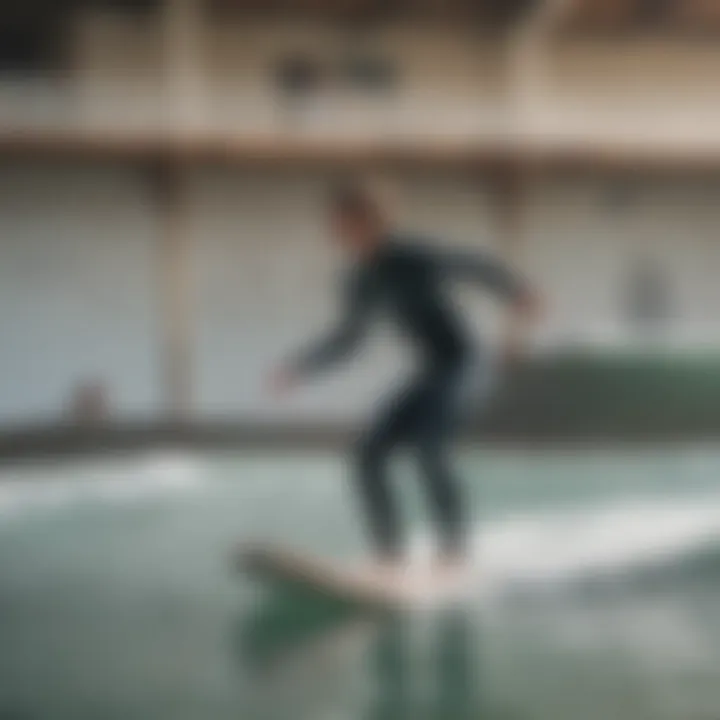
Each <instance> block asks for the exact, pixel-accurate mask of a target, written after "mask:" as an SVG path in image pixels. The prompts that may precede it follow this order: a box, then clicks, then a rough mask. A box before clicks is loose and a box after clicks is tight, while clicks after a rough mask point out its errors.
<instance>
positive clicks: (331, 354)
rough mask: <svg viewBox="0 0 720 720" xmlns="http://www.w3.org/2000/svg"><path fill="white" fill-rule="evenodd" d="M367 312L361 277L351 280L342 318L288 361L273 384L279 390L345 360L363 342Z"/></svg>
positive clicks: (366, 299) (367, 319)
mask: <svg viewBox="0 0 720 720" xmlns="http://www.w3.org/2000/svg"><path fill="white" fill-rule="evenodd" d="M370 310H371V297H370V293H369V292H368V289H367V284H366V283H365V282H364V281H363V279H362V278H354V279H353V280H352V281H351V282H350V283H349V285H348V288H347V289H346V291H345V299H344V308H343V311H342V312H343V315H342V318H341V320H340V322H339V324H338V325H337V327H336V328H335V329H334V330H332V331H331V332H330V333H329V334H327V335H326V336H324V337H323V338H321V339H320V340H319V341H317V342H315V343H313V344H312V345H310V346H309V347H308V348H306V349H305V350H303V351H301V352H300V353H299V354H298V355H296V356H295V357H293V358H291V360H290V362H288V363H286V364H285V366H284V367H283V368H281V369H280V371H279V372H278V373H276V374H275V376H274V378H273V380H274V382H273V384H274V385H275V386H276V389H279V390H282V389H285V388H286V387H287V386H290V385H293V384H295V383H296V382H297V381H299V380H301V379H303V378H307V377H310V376H312V375H315V374H316V373H318V372H321V371H322V370H326V369H328V368H330V367H331V366H332V365H335V364H336V363H338V362H340V361H342V360H345V359H346V358H348V357H349V356H350V355H351V354H352V352H353V350H355V348H356V347H357V346H358V344H359V343H360V341H361V340H362V339H363V337H364V335H365V332H366V330H367V326H368V324H369V323H368V321H369V316H370Z"/></svg>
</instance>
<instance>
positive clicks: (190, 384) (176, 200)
mask: <svg viewBox="0 0 720 720" xmlns="http://www.w3.org/2000/svg"><path fill="white" fill-rule="evenodd" d="M150 177H151V182H152V185H153V190H154V192H153V196H154V198H155V207H156V209H157V213H158V221H159V226H160V233H159V236H158V252H157V268H158V285H157V286H158V288H159V298H158V299H159V310H160V315H159V319H160V322H159V326H160V329H161V368H162V370H161V373H162V387H163V405H164V409H165V415H166V418H167V419H168V420H171V421H173V422H187V421H189V420H190V418H191V416H192V410H193V389H194V379H195V378H194V363H193V355H194V353H193V348H194V342H193V335H194V333H193V331H192V299H193V297H194V293H193V292H192V282H191V278H192V270H191V260H190V253H191V246H190V242H191V238H190V235H189V221H188V216H187V208H188V206H189V202H190V198H189V169H187V168H184V167H183V166H181V165H161V166H157V167H155V168H154V169H153V171H152V172H151V175H150Z"/></svg>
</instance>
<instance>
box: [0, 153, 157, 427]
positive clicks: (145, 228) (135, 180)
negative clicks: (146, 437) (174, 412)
mask: <svg viewBox="0 0 720 720" xmlns="http://www.w3.org/2000/svg"><path fill="white" fill-rule="evenodd" d="M147 200H148V198H147V196H146V194H145V190H144V185H143V183H142V182H141V180H140V176H139V175H138V174H137V173H134V172H131V171H123V170H120V169H101V168H93V169H90V168H86V169H83V168H81V167H72V166H70V167H68V166H64V167H60V166H57V167H50V166H42V165H30V166H23V167H19V166H15V167H13V166H12V165H7V164H6V165H5V166H3V168H2V170H0V423H2V424H8V423H21V424H24V423H34V422H44V421H47V420H51V419H54V420H57V419H60V418H61V417H62V415H63V413H64V412H65V411H66V409H67V405H68V404H69V402H70V396H71V394H72V392H73V390H74V389H75V388H76V386H77V385H78V384H79V383H82V382H86V381H88V380H99V381H102V382H103V383H104V384H105V385H106V387H107V390H108V393H109V396H110V402H111V409H112V410H113V412H114V415H115V416H116V417H117V418H121V419H131V418H132V419H138V418H147V417H150V416H153V415H154V414H156V413H157V412H158V410H159V397H158V395H159V366H158V360H159V357H158V347H157V337H156V331H157V314H156V305H155V298H154V296H153V290H152V288H153V283H154V281H155V271H156V267H155V253H154V250H153V242H154V238H155V237H156V229H155V224H154V222H153V218H152V215H151V214H150V213H149V211H148V203H147Z"/></svg>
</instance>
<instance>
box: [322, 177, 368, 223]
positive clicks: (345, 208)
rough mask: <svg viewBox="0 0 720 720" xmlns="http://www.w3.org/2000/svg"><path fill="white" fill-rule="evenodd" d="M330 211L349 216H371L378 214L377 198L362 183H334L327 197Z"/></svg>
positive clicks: (344, 181)
mask: <svg viewBox="0 0 720 720" xmlns="http://www.w3.org/2000/svg"><path fill="white" fill-rule="evenodd" d="M329 205H330V207H331V209H332V210H334V211H337V212H341V213H348V214H351V215H372V214H375V213H377V212H378V210H379V209H380V208H379V207H378V201H377V198H375V197H374V195H373V193H372V191H371V190H370V189H369V188H368V187H366V186H365V185H364V184H363V183H362V182H358V181H353V180H343V181H340V182H337V183H335V184H334V185H333V186H332V188H331V190H330V195H329Z"/></svg>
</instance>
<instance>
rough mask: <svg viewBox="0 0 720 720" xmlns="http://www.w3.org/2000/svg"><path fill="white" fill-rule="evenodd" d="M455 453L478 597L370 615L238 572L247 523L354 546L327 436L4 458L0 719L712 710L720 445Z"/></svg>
mask: <svg viewBox="0 0 720 720" xmlns="http://www.w3.org/2000/svg"><path fill="white" fill-rule="evenodd" d="M462 467H463V470H464V472H465V474H466V475H467V476H468V477H469V478H471V479H472V485H471V493H470V496H471V497H470V500H471V502H472V503H473V506H474V507H475V510H476V517H477V527H476V529H475V535H474V538H475V543H474V547H475V555H476V571H475V572H476V576H477V577H476V578H475V581H474V585H473V597H472V600H471V601H470V602H469V603H468V604H467V606H466V607H465V608H464V609H463V610H462V611H450V610H447V611H444V612H433V613H420V612H418V613H413V614H407V615H405V616H403V617H402V618H398V619H395V620H390V619H388V620H384V621H380V620H377V619H372V618H366V617H362V616H360V615H358V614H356V613H352V612H350V611H349V610H348V609H347V608H342V607H336V606H332V605H331V604H326V605H322V604H320V603H316V602H307V601H306V600H304V599H302V598H299V597H291V596H288V595H279V594H267V593H265V592H263V590H262V589H260V588H257V587H256V586H254V585H253V584H251V583H249V582H247V581H245V580H244V579H243V578H241V577H239V576H237V575H236V574H235V573H233V572H232V567H231V562H230V558H231V555H232V553H231V551H232V548H233V547H234V546H235V545H236V544H237V543H239V542H241V541H243V540H249V539H252V540H256V539H259V538H267V539H270V540H273V541H276V542H277V541H281V542H287V543H290V544H292V545H293V546H298V547H302V548H306V549H308V550H311V551H316V552H321V553H324V554H330V555H333V556H336V557H338V558H350V557H356V556H358V555H359V554H361V552H362V547H363V543H362V536H361V528H360V526H359V523H358V520H357V518H356V517H355V516H354V512H353V510H354V504H353V501H352V497H351V496H350V495H349V492H348V483H347V482H346V480H347V478H346V475H347V471H346V469H345V467H344V465H343V463H342V460H341V459H340V458H339V457H337V456H334V455H329V454H295V455H290V454H288V455H276V456H271V455H267V454H266V455H263V454H260V453H257V454H240V453H237V454H230V455H228V454H224V455H217V454H211V455H204V456H203V455H198V456H186V455H167V454H166V455H163V456H160V455H154V456H147V457H132V458H125V459H120V458H115V459H113V460H111V461H103V462H89V461H86V462H77V463H73V464H69V465H68V464H66V465H59V466H38V467H32V468H23V469H15V470H4V471H2V473H0V719H2V720H6V719H10V718H12V719H13V720H15V719H22V720H45V718H48V719H50V718H52V719H53V720H54V719H56V718H58V719H60V720H65V719H68V720H84V719H85V718H88V719H89V718H115V717H117V718H122V719H123V720H132V719H134V718H138V719H142V720H144V719H145V718H147V719H148V720H150V719H152V720H165V719H166V718H167V719H168V720H170V719H172V720H185V719H187V720H196V719H197V720H201V719H204V718H218V719H224V718H231V717H232V718H243V720H245V719H246V718H247V719H249V720H254V719H255V718H258V719H259V720H260V719H262V720H264V719H265V718H267V719H268V720H270V719H275V718H277V719H278V720H284V719H285V718H288V719H292V720H304V719H305V718H307V719H308V720H320V719H324V718H327V719H328V720H330V719H331V718H332V719H333V720H335V719H337V720H356V719H357V720H371V719H372V720H376V719H377V720H379V719H381V718H383V719H384V718H387V719H388V720H390V719H393V720H395V719H398V718H406V717H407V718H443V719H446V718H479V717H482V718H488V719H489V720H535V719H536V718H537V719H538V720H541V719H543V720H544V719H546V718H547V719H548V720H563V719H564V718H568V720H569V719H570V718H573V719H576V718H583V720H592V719H593V718H598V720H601V719H602V720H606V719H607V718H610V717H613V718H619V720H624V719H625V718H627V719H628V720H637V719H641V720H642V719H645V718H647V719H648V720H655V719H658V720H665V719H667V720H688V719H691V720H694V719H697V720H700V719H707V720H717V718H718V717H720V573H719V572H718V570H719V569H720V557H719V553H720V480H718V478H720V472H719V471H720V449H717V448H713V447H688V448H684V449H677V448H666V449H653V450H649V449H642V450H641V449H636V450H629V449H624V450H619V449H608V450H581V449H578V450H576V451H574V452H570V451H560V450H553V451H549V450H547V451H524V452H522V451H518V450H510V449H504V450H503V449H487V448H486V449H478V450H472V451H467V452H466V453H465V454H464V455H463V458H462ZM411 474H412V467H411V466H410V465H409V463H400V465H399V467H398V475H399V479H400V484H401V485H402V489H403V492H404V495H405V497H406V503H405V507H406V509H407V518H406V520H407V524H408V528H409V532H410V534H411V536H412V547H413V551H414V552H416V553H418V554H420V555H421V554H423V553H425V552H427V551H428V549H429V534H428V532H427V528H426V527H425V526H424V523H423V517H424V511H423V510H424V508H423V505H422V497H421V496H420V494H419V492H418V491H417V489H416V487H415V484H414V483H412V479H411V478H410V477H408V476H410V475H411Z"/></svg>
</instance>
